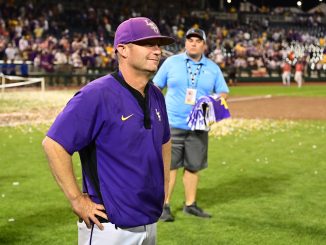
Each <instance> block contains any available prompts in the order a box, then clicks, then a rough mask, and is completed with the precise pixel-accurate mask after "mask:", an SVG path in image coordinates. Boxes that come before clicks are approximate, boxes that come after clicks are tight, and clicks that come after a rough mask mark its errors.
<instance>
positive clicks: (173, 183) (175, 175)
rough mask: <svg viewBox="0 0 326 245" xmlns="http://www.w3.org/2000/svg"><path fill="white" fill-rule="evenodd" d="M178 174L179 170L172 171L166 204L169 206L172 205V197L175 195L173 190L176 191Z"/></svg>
mask: <svg viewBox="0 0 326 245" xmlns="http://www.w3.org/2000/svg"><path fill="white" fill-rule="evenodd" d="M177 173H178V170H177V169H174V170H170V183H169V192H168V195H167V197H166V200H165V204H169V203H170V200H171V196H172V194H173V190H174V186H175V181H176V179H177Z"/></svg>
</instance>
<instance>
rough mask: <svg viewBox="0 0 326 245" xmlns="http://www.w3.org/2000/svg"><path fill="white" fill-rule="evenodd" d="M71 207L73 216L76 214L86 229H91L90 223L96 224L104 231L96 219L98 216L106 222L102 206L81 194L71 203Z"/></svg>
mask: <svg viewBox="0 0 326 245" xmlns="http://www.w3.org/2000/svg"><path fill="white" fill-rule="evenodd" d="M71 206H72V209H73V211H74V213H75V214H77V215H78V216H79V217H80V218H81V219H83V220H84V221H85V223H86V225H87V227H88V228H90V227H91V222H93V223H94V224H96V225H97V226H98V227H99V228H100V229H101V230H103V229H104V227H103V225H102V224H101V223H100V221H99V220H98V219H97V218H96V215H97V216H100V217H102V218H104V219H106V220H108V216H107V215H106V213H105V212H103V211H104V210H105V208H104V206H103V205H101V204H97V203H95V202H93V201H92V200H91V199H90V198H89V196H88V195H87V194H86V193H83V194H81V195H80V196H78V197H76V198H75V199H74V200H73V201H71Z"/></svg>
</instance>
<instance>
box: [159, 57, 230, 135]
mask: <svg viewBox="0 0 326 245" xmlns="http://www.w3.org/2000/svg"><path fill="white" fill-rule="evenodd" d="M187 62H188V64H189V67H190V69H191V71H192V74H195V73H196V71H197V72H198V67H199V66H200V65H201V66H200V69H199V72H198V75H197V76H196V78H195V81H194V84H193V83H192V82H191V79H190V72H189V71H188V68H187ZM153 81H154V83H155V84H156V85H157V86H158V87H160V88H161V89H163V88H165V87H167V93H166V95H165V101H166V107H167V113H168V117H169V124H170V126H171V127H172V128H180V129H185V130H190V128H189V126H188V125H187V117H188V115H189V114H190V112H191V110H192V108H193V105H188V104H185V97H186V91H187V88H188V87H189V88H195V89H196V90H197V94H196V100H198V98H199V97H201V96H207V95H210V94H212V93H229V88H228V86H227V85H226V82H225V80H224V77H223V74H222V71H221V69H220V68H219V67H218V66H217V65H216V64H215V63H214V62H213V61H211V60H210V59H208V58H206V57H205V56H203V57H202V58H201V60H200V61H199V62H194V61H193V60H192V59H190V58H189V57H188V56H187V54H186V53H182V54H177V55H174V56H171V57H169V58H167V59H166V60H165V61H164V63H163V64H162V66H161V67H160V69H159V70H158V72H157V73H156V75H155V77H154V79H153Z"/></svg>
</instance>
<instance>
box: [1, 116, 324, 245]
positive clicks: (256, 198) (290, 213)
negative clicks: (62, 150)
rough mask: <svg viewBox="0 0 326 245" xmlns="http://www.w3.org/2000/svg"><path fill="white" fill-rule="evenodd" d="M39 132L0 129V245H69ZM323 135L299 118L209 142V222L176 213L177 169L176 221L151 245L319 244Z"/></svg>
mask: <svg viewBox="0 0 326 245" xmlns="http://www.w3.org/2000/svg"><path fill="white" fill-rule="evenodd" d="M47 127H48V125H47V126H45V125H38V126H28V125H25V126H20V127H2V128H0V169H1V171H0V210H1V211H0V231H1V232H0V244H60V245H61V244H77V228H76V223H75V222H76V217H75V216H74V214H73V213H72V211H71V210H70V207H69V204H68V202H67V201H66V200H65V197H64V195H63V193H62V192H61V191H60V190H59V187H58V186H57V185H56V183H55V181H54V179H53V177H52V176H51V174H50V170H49V168H48V166H47V163H46V160H45V156H44V154H43V152H42V149H41V141H42V139H43V137H44V133H45V132H46V129H47ZM280 127H281V126H280ZM325 131H326V122H325V121H319V122H318V121H316V122H311V121H306V122H305V121H301V122H296V123H295V124H294V125H292V126H291V127H286V128H284V129H282V128H281V129H280V130H265V131H264V130H260V131H254V130H252V131H243V132H241V133H237V135H236V137H235V136H234V135H232V134H228V135H226V136H222V137H218V138H216V137H210V148H209V168H208V169H207V170H205V171H203V172H202V173H201V182H200V185H199V189H198V204H199V205H200V206H202V207H203V208H205V209H206V210H207V211H209V212H211V213H212V214H213V218H212V219H210V220H202V219H198V218H196V217H189V216H186V215H184V214H183V213H182V205H183V200H184V199H183V188H182V184H181V182H182V181H181V175H180V173H181V171H180V173H179V175H178V181H177V186H176V190H175V193H174V196H173V200H172V202H171V205H172V211H173V213H174V214H175V216H176V221H175V222H174V223H159V225H158V244H160V245H161V244H163V245H164V244H166V245H167V244H169V245H170V244H205V245H207V244H326V217H325V216H326V215H325V208H324V205H325V202H326V197H325V195H324V192H325V191H324V190H325V188H326V184H325V178H326V160H325V142H326V132H325ZM74 162H75V171H76V174H77V176H78V178H79V180H80V176H81V174H80V163H79V160H78V158H77V156H76V155H74ZM15 182H18V183H19V184H18V185H17V183H15ZM13 183H15V184H16V185H13ZM12 218H13V219H14V221H9V220H11V219H12Z"/></svg>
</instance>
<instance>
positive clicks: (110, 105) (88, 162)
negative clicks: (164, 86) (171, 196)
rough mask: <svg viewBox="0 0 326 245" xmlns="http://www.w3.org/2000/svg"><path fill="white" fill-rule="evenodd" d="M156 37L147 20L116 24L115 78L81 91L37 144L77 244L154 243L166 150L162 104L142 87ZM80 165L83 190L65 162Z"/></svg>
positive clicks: (154, 56)
mask: <svg viewBox="0 0 326 245" xmlns="http://www.w3.org/2000/svg"><path fill="white" fill-rule="evenodd" d="M173 42H174V39H172V38H170V37H166V36H162V35H161V34H160V32H159V29H158V28H157V26H156V25H155V24H154V23H153V22H152V21H151V20H150V19H148V18H144V17H138V18H131V19H129V20H126V21H124V22H123V23H121V24H120V25H119V27H118V28H117V31H116V34H115V40H114V48H115V51H116V54H117V59H118V63H119V71H118V72H115V73H113V74H110V75H107V76H104V77H101V78H99V79H96V80H94V81H92V82H91V83H89V84H88V85H87V86H85V87H84V88H82V89H81V90H80V91H79V92H77V93H76V94H75V96H74V97H73V98H72V99H71V100H70V101H69V102H68V104H67V106H66V107H65V108H64V110H63V111H62V112H61V113H60V114H59V115H58V117H57V118H56V120H55V122H54V123H53V125H52V126H51V128H50V130H49V131H48V133H47V136H46V138H45V139H44V141H43V147H44V150H45V152H46V155H47V157H48V161H49V165H50V167H51V170H52V173H53V175H54V176H55V178H56V181H57V182H58V184H59V185H60V187H61V188H62V190H63V192H64V193H65V195H66V197H67V198H68V200H69V201H70V203H71V206H72V209H73V211H74V212H75V213H76V214H77V215H78V216H79V217H80V221H79V222H78V244H93V245H94V244H97V245H100V244H156V222H157V220H158V219H159V217H160V215H161V213H162V209H163V204H164V198H165V196H164V195H165V192H166V193H167V190H168V179H169V170H170V161H171V143H170V130H169V124H168V118H167V113H166V107H165V101H164V97H163V95H162V93H161V91H160V90H159V89H158V88H157V87H156V86H154V85H153V83H152V82H150V81H149V80H150V77H151V76H152V74H153V73H154V72H156V70H157V68H158V64H159V61H160V58H161V53H162V52H161V48H160V46H161V45H167V44H171V43H173ZM76 151H78V152H79V155H80V159H81V163H82V173H83V191H81V190H80V188H79V187H78V184H77V182H76V178H75V176H74V173H73V170H72V160H71V155H72V154H73V153H74V152H76Z"/></svg>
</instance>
